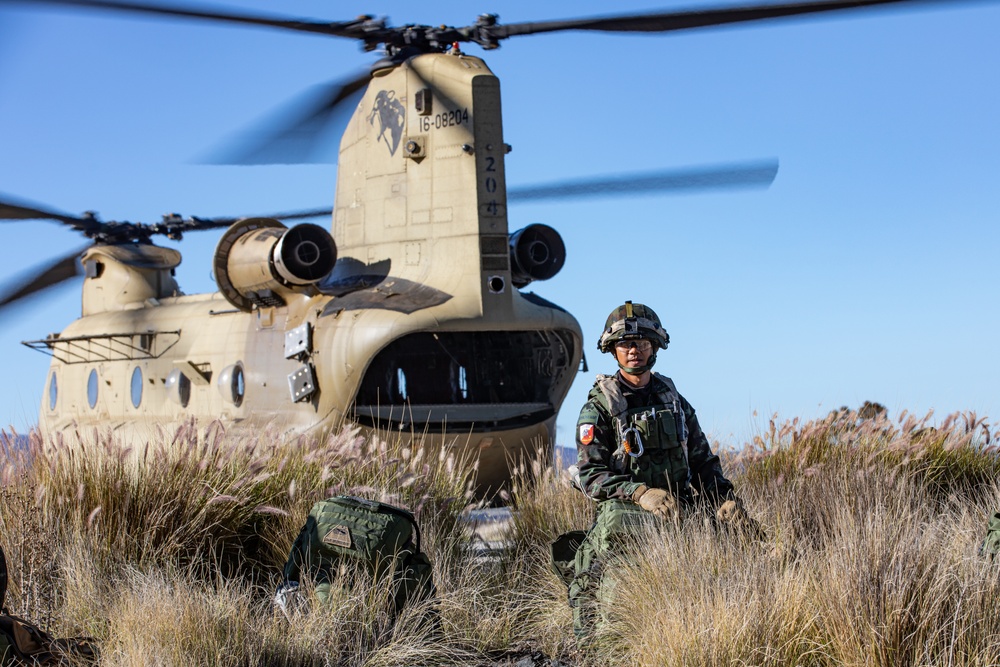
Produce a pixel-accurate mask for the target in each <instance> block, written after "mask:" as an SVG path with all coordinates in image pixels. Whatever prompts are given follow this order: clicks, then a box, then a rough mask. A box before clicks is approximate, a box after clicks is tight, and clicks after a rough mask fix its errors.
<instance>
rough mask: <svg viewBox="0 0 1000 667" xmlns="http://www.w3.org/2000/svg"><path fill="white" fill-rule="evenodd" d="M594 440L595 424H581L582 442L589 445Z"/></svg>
mask: <svg viewBox="0 0 1000 667" xmlns="http://www.w3.org/2000/svg"><path fill="white" fill-rule="evenodd" d="M593 441H594V425H593V424H580V444H581V445H589V444H590V443H592V442H593Z"/></svg>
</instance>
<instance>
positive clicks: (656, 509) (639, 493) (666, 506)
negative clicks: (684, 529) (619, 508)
mask: <svg viewBox="0 0 1000 667" xmlns="http://www.w3.org/2000/svg"><path fill="white" fill-rule="evenodd" d="M632 502H634V503H637V504H638V505H639V507H641V508H642V509H644V510H646V511H647V512H652V513H653V514H654V515H655V516H658V517H659V518H661V519H663V520H665V521H676V520H677V518H678V516H679V512H678V509H677V500H676V499H675V498H674V496H673V494H671V493H670V492H669V491H667V490H665V489H651V488H649V487H648V486H646V485H645V484H643V485H642V486H640V487H639V488H638V489H636V490H635V492H634V493H633V494H632Z"/></svg>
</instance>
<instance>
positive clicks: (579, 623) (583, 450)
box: [569, 301, 762, 637]
mask: <svg viewBox="0 0 1000 667" xmlns="http://www.w3.org/2000/svg"><path fill="white" fill-rule="evenodd" d="M669 342H670V336H668V335H667V332H666V331H665V330H664V329H663V327H662V326H661V324H660V319H659V318H658V317H657V315H656V313H654V312H653V310H652V309H651V308H649V307H648V306H644V305H642V304H633V303H632V302H631V301H626V302H625V305H623V306H620V307H618V308H616V309H615V310H614V311H612V312H611V315H609V316H608V320H607V323H606V324H605V326H604V331H603V333H602V334H601V338H600V341H599V342H598V345H597V346H598V349H600V350H601V352H610V353H612V354H613V355H614V357H615V360H616V361H617V362H618V366H619V368H620V370H619V372H617V373H616V374H615V375H598V376H597V382H596V383H595V384H594V387H593V389H591V390H590V394H589V396H588V397H587V402H586V403H585V404H584V406H583V409H582V410H581V411H580V419H579V421H578V422H577V450H578V457H577V466H576V471H575V472H574V475H575V476H576V479H577V482H578V484H579V487H580V489H581V490H582V491H583V492H584V493H585V494H586V495H587V496H588V497H589V498H591V499H592V500H595V501H597V521H596V522H595V523H594V526H593V527H592V528H591V529H590V531H589V532H588V533H587V537H586V539H584V540H583V543H582V544H581V545H580V546H579V548H578V550H577V551H576V554H575V560H574V572H575V576H574V577H573V579H572V582H571V584H570V590H569V598H570V604H571V605H572V607H573V627H574V631H575V632H576V634H577V636H579V637H584V636H586V635H587V634H588V633H589V631H590V630H591V629H592V626H593V624H594V622H595V621H596V619H597V617H596V613H595V603H596V602H598V601H599V600H600V599H601V597H602V593H601V568H602V563H603V561H604V560H606V556H607V555H608V552H609V550H610V549H611V548H612V547H613V546H614V545H615V544H616V543H620V542H621V540H622V539H623V538H626V537H627V536H628V535H629V534H630V533H633V534H634V533H635V531H636V530H637V528H639V527H641V526H643V525H648V524H649V521H650V519H651V518H653V517H658V518H659V519H663V520H668V521H677V520H678V519H679V518H680V515H681V512H682V510H684V509H687V508H691V507H693V506H695V505H696V504H705V505H707V506H708V507H710V508H712V509H714V510H716V520H717V522H718V523H720V524H723V525H726V526H732V527H736V528H738V529H739V530H740V531H742V533H743V534H744V535H750V536H753V537H755V538H760V537H761V536H762V533H761V531H760V528H759V526H758V525H757V524H756V522H755V521H753V519H751V518H750V517H749V516H747V514H746V512H745V511H744V510H743V506H742V504H741V503H740V501H739V500H738V499H737V498H736V495H735V493H734V490H733V485H732V483H731V482H730V481H729V480H728V479H726V477H725V476H724V475H723V474H722V466H721V465H720V463H719V457H718V456H716V455H715V454H713V453H712V450H711V448H710V446H709V443H708V438H706V437H705V434H704V433H703V432H702V430H701V426H700V425H699V424H698V419H697V417H696V416H695V413H694V408H692V407H691V404H690V403H688V402H687V401H686V400H685V399H684V397H682V396H681V395H680V394H679V393H677V389H676V388H675V387H674V383H673V381H671V380H670V378H668V377H665V376H663V375H660V374H658V373H653V372H652V370H651V369H652V368H653V364H654V363H656V353H657V352H658V351H659V350H661V349H666V347H667V343H669Z"/></svg>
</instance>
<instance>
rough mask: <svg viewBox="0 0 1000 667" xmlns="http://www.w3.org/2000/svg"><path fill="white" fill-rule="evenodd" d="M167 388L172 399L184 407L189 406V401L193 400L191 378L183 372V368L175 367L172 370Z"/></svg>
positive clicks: (168, 377) (168, 376)
mask: <svg viewBox="0 0 1000 667" xmlns="http://www.w3.org/2000/svg"><path fill="white" fill-rule="evenodd" d="M166 388H167V396H169V397H170V400H171V401H173V402H174V403H177V404H178V405H180V406H181V407H182V408H186V407H187V404H188V401H190V400H191V380H189V379H188V377H187V376H186V375H184V373H182V372H181V369H179V368H175V369H174V370H172V371H170V374H169V375H167V381H166Z"/></svg>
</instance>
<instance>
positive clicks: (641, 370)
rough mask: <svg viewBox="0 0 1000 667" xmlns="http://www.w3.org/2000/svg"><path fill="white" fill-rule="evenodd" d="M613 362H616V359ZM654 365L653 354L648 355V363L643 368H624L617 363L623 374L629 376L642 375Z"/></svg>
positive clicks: (624, 366)
mask: <svg viewBox="0 0 1000 667" xmlns="http://www.w3.org/2000/svg"><path fill="white" fill-rule="evenodd" d="M654 347H655V346H654ZM615 361H618V359H617V358H616V359H615ZM655 363H656V353H655V352H654V353H653V354H651V355H649V362H648V363H647V364H646V365H645V366H626V365H625V364H623V363H622V362H620V361H618V368H620V369H622V372H623V373H628V374H629V375H642V374H643V373H645V372H646V371H648V370H650V369H651V368H652V367H653V364H655Z"/></svg>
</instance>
